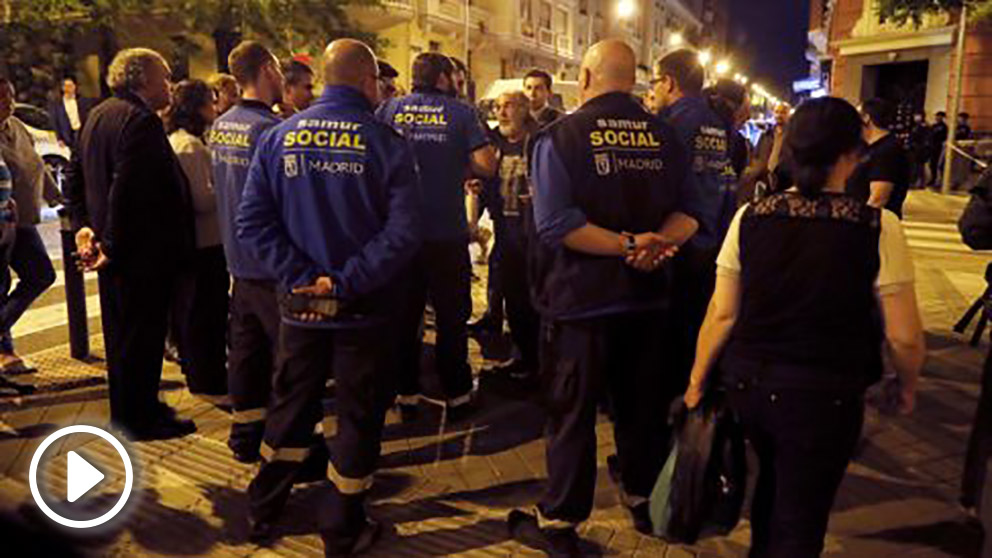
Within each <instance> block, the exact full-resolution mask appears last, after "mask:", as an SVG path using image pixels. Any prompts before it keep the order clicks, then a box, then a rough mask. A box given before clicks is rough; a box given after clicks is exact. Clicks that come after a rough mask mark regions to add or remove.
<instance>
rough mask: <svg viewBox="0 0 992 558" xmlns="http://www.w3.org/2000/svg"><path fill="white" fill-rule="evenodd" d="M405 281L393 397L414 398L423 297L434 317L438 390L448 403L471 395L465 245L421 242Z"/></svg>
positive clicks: (468, 264)
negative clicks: (396, 391)
mask: <svg viewBox="0 0 992 558" xmlns="http://www.w3.org/2000/svg"><path fill="white" fill-rule="evenodd" d="M406 277H408V278H409V285H408V287H409V288H408V289H407V294H406V300H405V301H404V303H403V306H404V311H403V315H402V316H401V317H400V329H401V331H402V333H401V339H400V340H399V342H398V344H399V347H398V351H399V363H400V367H401V371H400V383H399V394H400V395H417V394H419V393H420V354H421V347H422V341H423V336H422V331H423V328H422V326H423V319H424V308H425V306H426V304H427V300H428V297H429V298H430V301H431V303H432V304H433V305H434V314H435V317H436V325H437V342H436V344H435V351H434V355H435V363H436V367H437V372H438V376H439V377H440V379H441V389H442V390H443V391H444V396H445V397H446V398H448V399H449V400H451V399H455V398H458V397H462V396H464V395H466V394H468V393H469V392H470V391H471V390H472V369H471V368H470V367H469V364H468V327H467V325H466V322H468V319H469V317H470V316H471V315H472V293H471V289H472V264H471V262H470V261H469V254H468V242H467V240H465V239H461V240H453V241H443V242H441V241H431V242H425V243H424V245H423V246H422V247H421V249H420V252H419V253H418V254H417V256H416V258H415V260H414V263H413V265H412V266H411V268H410V270H409V273H407V274H406Z"/></svg>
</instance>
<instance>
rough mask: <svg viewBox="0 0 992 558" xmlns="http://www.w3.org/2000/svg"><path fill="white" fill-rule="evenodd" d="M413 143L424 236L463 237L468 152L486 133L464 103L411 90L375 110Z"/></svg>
mask: <svg viewBox="0 0 992 558" xmlns="http://www.w3.org/2000/svg"><path fill="white" fill-rule="evenodd" d="M376 114H377V116H378V118H379V119H380V120H381V121H382V122H384V123H386V124H389V125H390V126H392V127H393V128H395V129H396V130H397V131H398V132H400V133H401V134H402V135H403V136H404V137H406V139H407V140H408V141H409V142H410V143H411V145H412V146H413V152H414V154H415V156H416V159H417V166H418V168H419V169H420V180H421V188H422V196H423V198H422V199H423V201H422V206H421V208H422V213H423V218H424V240H429V241H446V240H459V239H467V238H468V220H467V218H466V216H465V189H464V185H465V179H466V178H468V174H469V157H470V155H471V154H472V153H473V152H474V151H476V150H477V149H480V148H482V147H485V146H486V145H488V144H489V138H488V136H487V134H486V133H485V131H483V129H482V125H481V124H480V123H479V119H478V118H477V116H476V114H475V112H474V110H473V109H472V107H470V106H469V105H467V104H465V103H463V102H461V101H459V100H457V99H455V98H453V97H450V96H448V95H445V94H444V93H441V92H440V91H434V90H419V89H417V90H414V93H413V94H412V95H407V96H406V97H402V98H399V99H391V100H390V101H388V102H386V103H384V104H383V105H382V106H381V107H380V108H379V110H378V112H377V113H376Z"/></svg>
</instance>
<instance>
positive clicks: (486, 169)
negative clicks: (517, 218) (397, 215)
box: [377, 52, 496, 420]
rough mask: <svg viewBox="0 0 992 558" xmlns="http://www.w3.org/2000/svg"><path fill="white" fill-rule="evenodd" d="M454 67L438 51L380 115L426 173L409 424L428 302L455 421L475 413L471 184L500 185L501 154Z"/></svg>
mask: <svg viewBox="0 0 992 558" xmlns="http://www.w3.org/2000/svg"><path fill="white" fill-rule="evenodd" d="M453 72H454V65H453V64H452V62H451V60H450V59H449V58H448V57H447V56H444V55H443V54H439V53H436V52H427V53H423V54H420V55H418V56H417V58H416V59H415V60H414V61H413V94H411V95H408V96H406V97H403V98H401V99H392V100H390V101H389V102H388V103H385V104H384V105H383V106H382V107H380V108H379V111H378V113H377V114H378V116H379V118H380V119H381V120H382V121H383V122H385V123H387V124H390V125H392V126H393V127H394V128H396V129H397V130H399V131H400V133H402V134H403V135H404V136H405V137H406V139H407V140H408V141H409V142H410V143H411V144H412V145H413V150H414V153H415V155H416V158H417V165H418V168H419V169H420V176H421V185H422V189H423V192H422V195H423V198H422V200H423V201H422V205H421V208H422V211H423V215H424V245H423V247H422V248H421V250H420V252H419V253H418V254H417V255H416V258H415V259H414V263H413V266H412V269H411V270H410V271H409V275H410V281H411V284H410V288H409V291H410V292H409V293H408V295H407V297H408V298H407V303H405V304H404V306H405V309H404V310H403V311H402V313H401V316H400V317H399V319H400V321H401V323H400V324H399V327H400V331H401V333H400V336H401V339H400V340H399V343H400V348H399V349H398V353H399V354H398V357H399V359H400V362H401V363H402V364H401V366H402V367H403V368H402V370H401V371H400V385H399V398H398V402H399V404H400V409H401V411H403V414H404V418H405V419H409V418H412V416H413V415H414V414H415V410H416V405H417V402H418V401H419V400H420V386H419V376H420V370H419V368H420V366H419V365H420V348H421V333H420V332H421V324H422V322H423V314H424V307H425V305H426V302H427V299H428V297H429V298H430V301H431V302H432V304H433V305H434V311H435V315H436V316H437V343H436V351H435V355H436V362H437V369H438V375H439V376H440V378H441V387H442V389H443V390H444V397H445V399H446V402H447V406H448V407H447V410H448V418H449V419H451V420H458V419H460V418H463V417H464V416H465V415H466V414H467V413H468V412H469V411H470V409H471V408H472V405H471V404H472V369H471V368H470V367H469V364H468V327H467V322H468V319H469V317H470V316H471V313H472V295H471V275H472V264H471V262H470V261H469V254H468V220H467V218H466V215H465V189H464V183H465V179H466V178H467V177H468V176H469V175H470V173H471V174H472V175H473V176H475V177H476V178H492V177H493V176H494V175H495V174H496V154H495V151H494V150H493V148H492V146H491V145H490V143H489V138H488V136H487V135H486V133H485V132H484V131H483V130H482V126H481V125H480V123H479V120H478V118H477V117H476V114H475V111H474V110H472V107H470V106H468V105H466V104H465V103H463V102H461V101H459V100H458V99H456V98H455V97H454V95H455V91H454V80H453V77H452V75H453Z"/></svg>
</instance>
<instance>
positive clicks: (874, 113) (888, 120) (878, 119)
mask: <svg viewBox="0 0 992 558" xmlns="http://www.w3.org/2000/svg"><path fill="white" fill-rule="evenodd" d="M861 112H862V113H864V114H867V115H868V118H871V121H872V123H873V124H874V125H875V126H877V127H879V128H881V129H883V130H888V129H890V128H892V126H893V125H895V123H896V115H897V114H896V106H895V105H894V104H892V103H891V102H890V101H887V100H885V99H879V98H877V97H876V98H874V99H868V100H867V101H865V102H864V104H862V105H861Z"/></svg>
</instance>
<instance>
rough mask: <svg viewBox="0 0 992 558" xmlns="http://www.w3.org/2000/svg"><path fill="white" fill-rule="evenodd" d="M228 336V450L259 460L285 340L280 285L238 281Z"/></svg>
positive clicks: (232, 300) (252, 280)
mask: <svg viewBox="0 0 992 558" xmlns="http://www.w3.org/2000/svg"><path fill="white" fill-rule="evenodd" d="M228 332H229V333H228V335H229V343H230V349H229V351H228V353H227V386H228V391H229V393H230V394H231V405H232V406H233V407H234V423H233V424H232V425H231V436H230V438H229V439H228V445H229V446H230V447H231V449H233V450H234V451H235V452H238V453H243V454H254V453H255V452H257V451H258V448H259V445H260V444H261V443H262V433H263V431H264V429H265V416H266V409H267V408H268V406H269V395H270V394H271V393H272V374H273V371H274V370H275V355H276V343H277V342H278V340H279V305H278V302H277V301H276V291H275V283H274V282H272V281H263V280H255V279H238V278H235V279H234V288H233V290H232V294H231V307H230V316H229V330H228ZM310 430H311V431H313V425H310Z"/></svg>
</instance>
